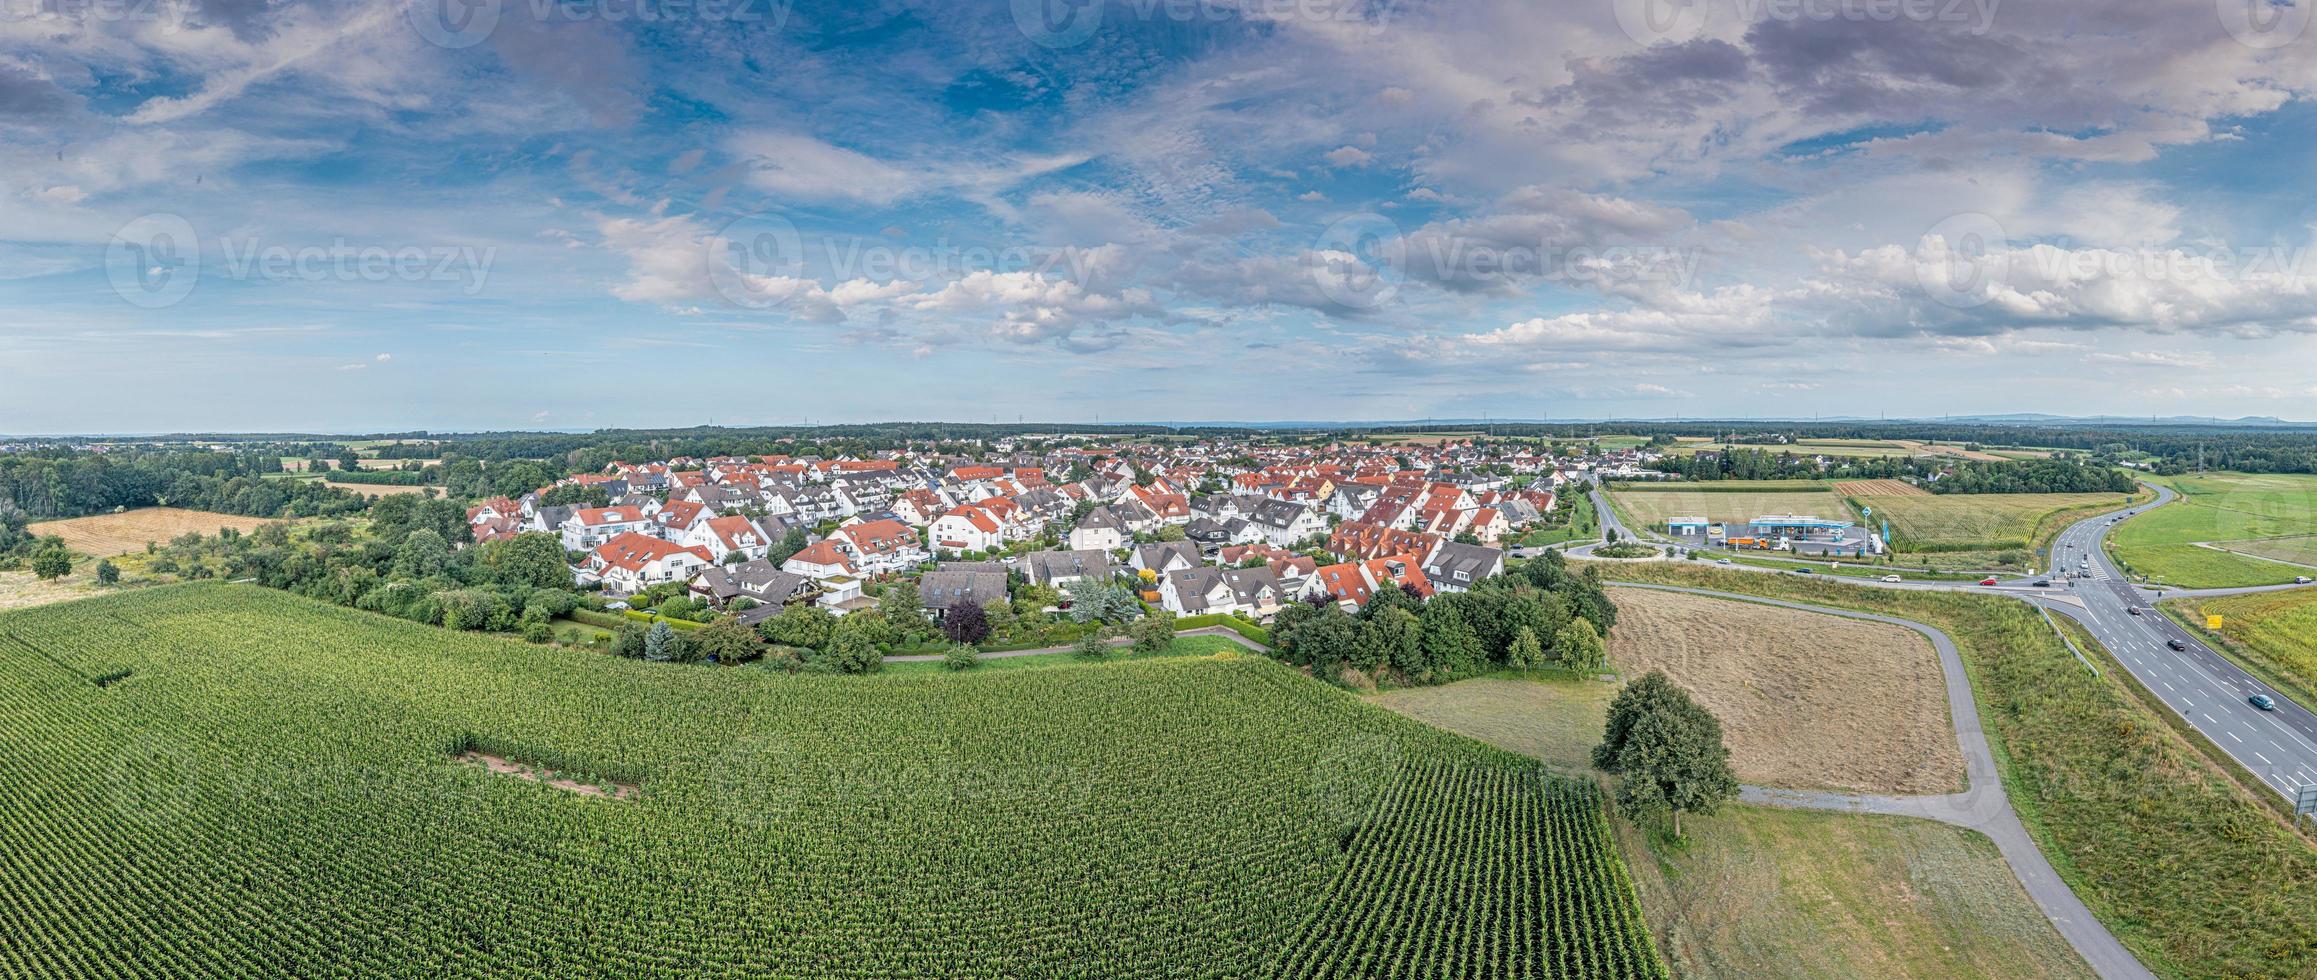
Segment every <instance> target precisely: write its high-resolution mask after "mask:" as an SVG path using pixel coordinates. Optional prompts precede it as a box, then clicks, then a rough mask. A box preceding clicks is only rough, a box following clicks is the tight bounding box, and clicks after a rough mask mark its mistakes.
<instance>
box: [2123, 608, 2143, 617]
mask: <svg viewBox="0 0 2317 980" xmlns="http://www.w3.org/2000/svg"><path fill="white" fill-rule="evenodd" d="M2124 611H2125V612H2128V613H2131V614H2132V615H2134V616H2138V615H2140V607H2139V606H2133V607H2132V608H2130V609H2126V610H2124Z"/></svg>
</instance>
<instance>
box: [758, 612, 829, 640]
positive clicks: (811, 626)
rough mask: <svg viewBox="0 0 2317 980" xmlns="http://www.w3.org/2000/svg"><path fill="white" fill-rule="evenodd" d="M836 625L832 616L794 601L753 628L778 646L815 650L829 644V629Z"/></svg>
mask: <svg viewBox="0 0 2317 980" xmlns="http://www.w3.org/2000/svg"><path fill="white" fill-rule="evenodd" d="M835 626H836V617H835V616H832V615H830V614H829V611H828V610H826V609H823V608H821V607H819V606H816V605H813V604H811V603H798V604H796V605H793V606H790V607H788V608H786V609H783V610H781V611H780V615H778V616H774V617H772V618H771V619H767V620H765V621H764V623H763V624H762V625H760V626H758V627H757V630H758V631H759V632H761V633H763V634H764V638H765V639H767V640H771V641H772V642H774V643H778V644H780V645H782V646H791V647H804V648H806V649H809V650H818V649H820V648H822V647H825V646H828V644H829V631H830V630H831V629H833V628H834V627H835Z"/></svg>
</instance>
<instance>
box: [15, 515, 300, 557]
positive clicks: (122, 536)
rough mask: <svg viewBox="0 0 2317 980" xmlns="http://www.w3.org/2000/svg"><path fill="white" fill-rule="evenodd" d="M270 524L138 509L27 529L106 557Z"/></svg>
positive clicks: (262, 520) (45, 523)
mask: <svg viewBox="0 0 2317 980" xmlns="http://www.w3.org/2000/svg"><path fill="white" fill-rule="evenodd" d="M271 523H273V522H272V521H269V520H265V519H263V518H257V517H239V516H235V515H233V514H213V513H210V512H208V511H205V510H185V509H183V508H179V507H141V508H138V509H136V510H131V511H123V512H121V513H118V514H93V515H90V516H88V517H75V518H71V519H69V520H62V521H43V522H41V523H38V524H34V525H32V527H31V529H30V530H31V531H32V533H34V534H38V535H49V534H53V535H56V536H57V537H60V538H63V539H64V544H65V547H68V548H71V549H72V550H74V551H77V552H80V553H81V554H84V555H90V556H94V557H98V558H108V557H111V556H113V555H125V554H128V553H129V552H132V551H143V550H145V544H146V543H147V542H156V543H166V542H167V541H168V540H169V539H170V538H175V537H180V536H182V535H184V534H186V533H187V532H198V533H201V534H205V535H206V534H216V533H217V531H218V529H219V528H227V527H230V528H233V529H234V530H236V531H241V532H245V533H246V532H249V531H254V530H257V528H258V527H259V526H260V525H264V524H271Z"/></svg>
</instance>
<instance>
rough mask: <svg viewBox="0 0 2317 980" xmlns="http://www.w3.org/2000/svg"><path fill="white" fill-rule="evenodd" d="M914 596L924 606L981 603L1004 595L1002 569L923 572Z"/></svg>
mask: <svg viewBox="0 0 2317 980" xmlns="http://www.w3.org/2000/svg"><path fill="white" fill-rule="evenodd" d="M917 595H918V598H919V599H920V600H921V601H922V602H923V603H924V604H925V608H927V609H947V608H949V607H951V606H954V605H957V604H958V603H960V602H970V603H973V604H974V605H977V606H979V605H983V604H986V603H989V602H994V601H997V600H1001V599H1004V598H1006V576H1005V573H1004V572H948V571H942V572H927V573H925V574H924V575H923V576H922V577H920V578H919V579H918V580H917Z"/></svg>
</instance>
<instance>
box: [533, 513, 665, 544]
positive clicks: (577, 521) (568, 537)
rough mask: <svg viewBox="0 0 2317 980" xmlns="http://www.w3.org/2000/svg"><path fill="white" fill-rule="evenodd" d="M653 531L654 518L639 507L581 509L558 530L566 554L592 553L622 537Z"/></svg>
mask: <svg viewBox="0 0 2317 980" xmlns="http://www.w3.org/2000/svg"><path fill="white" fill-rule="evenodd" d="M654 529H655V528H654V525H653V521H652V517H651V515H649V514H646V513H644V512H643V509H642V508H640V507H581V508H579V509H578V510H574V511H572V512H571V516H570V517H569V518H567V519H565V520H564V522H563V526H562V527H561V528H558V529H557V530H558V531H560V532H561V533H562V535H563V550H565V551H592V550H594V549H595V546H596V545H599V544H602V543H604V542H606V541H609V540H611V539H613V538H616V537H619V536H620V535H622V534H649V533H651V532H652V531H653V530H654Z"/></svg>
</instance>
